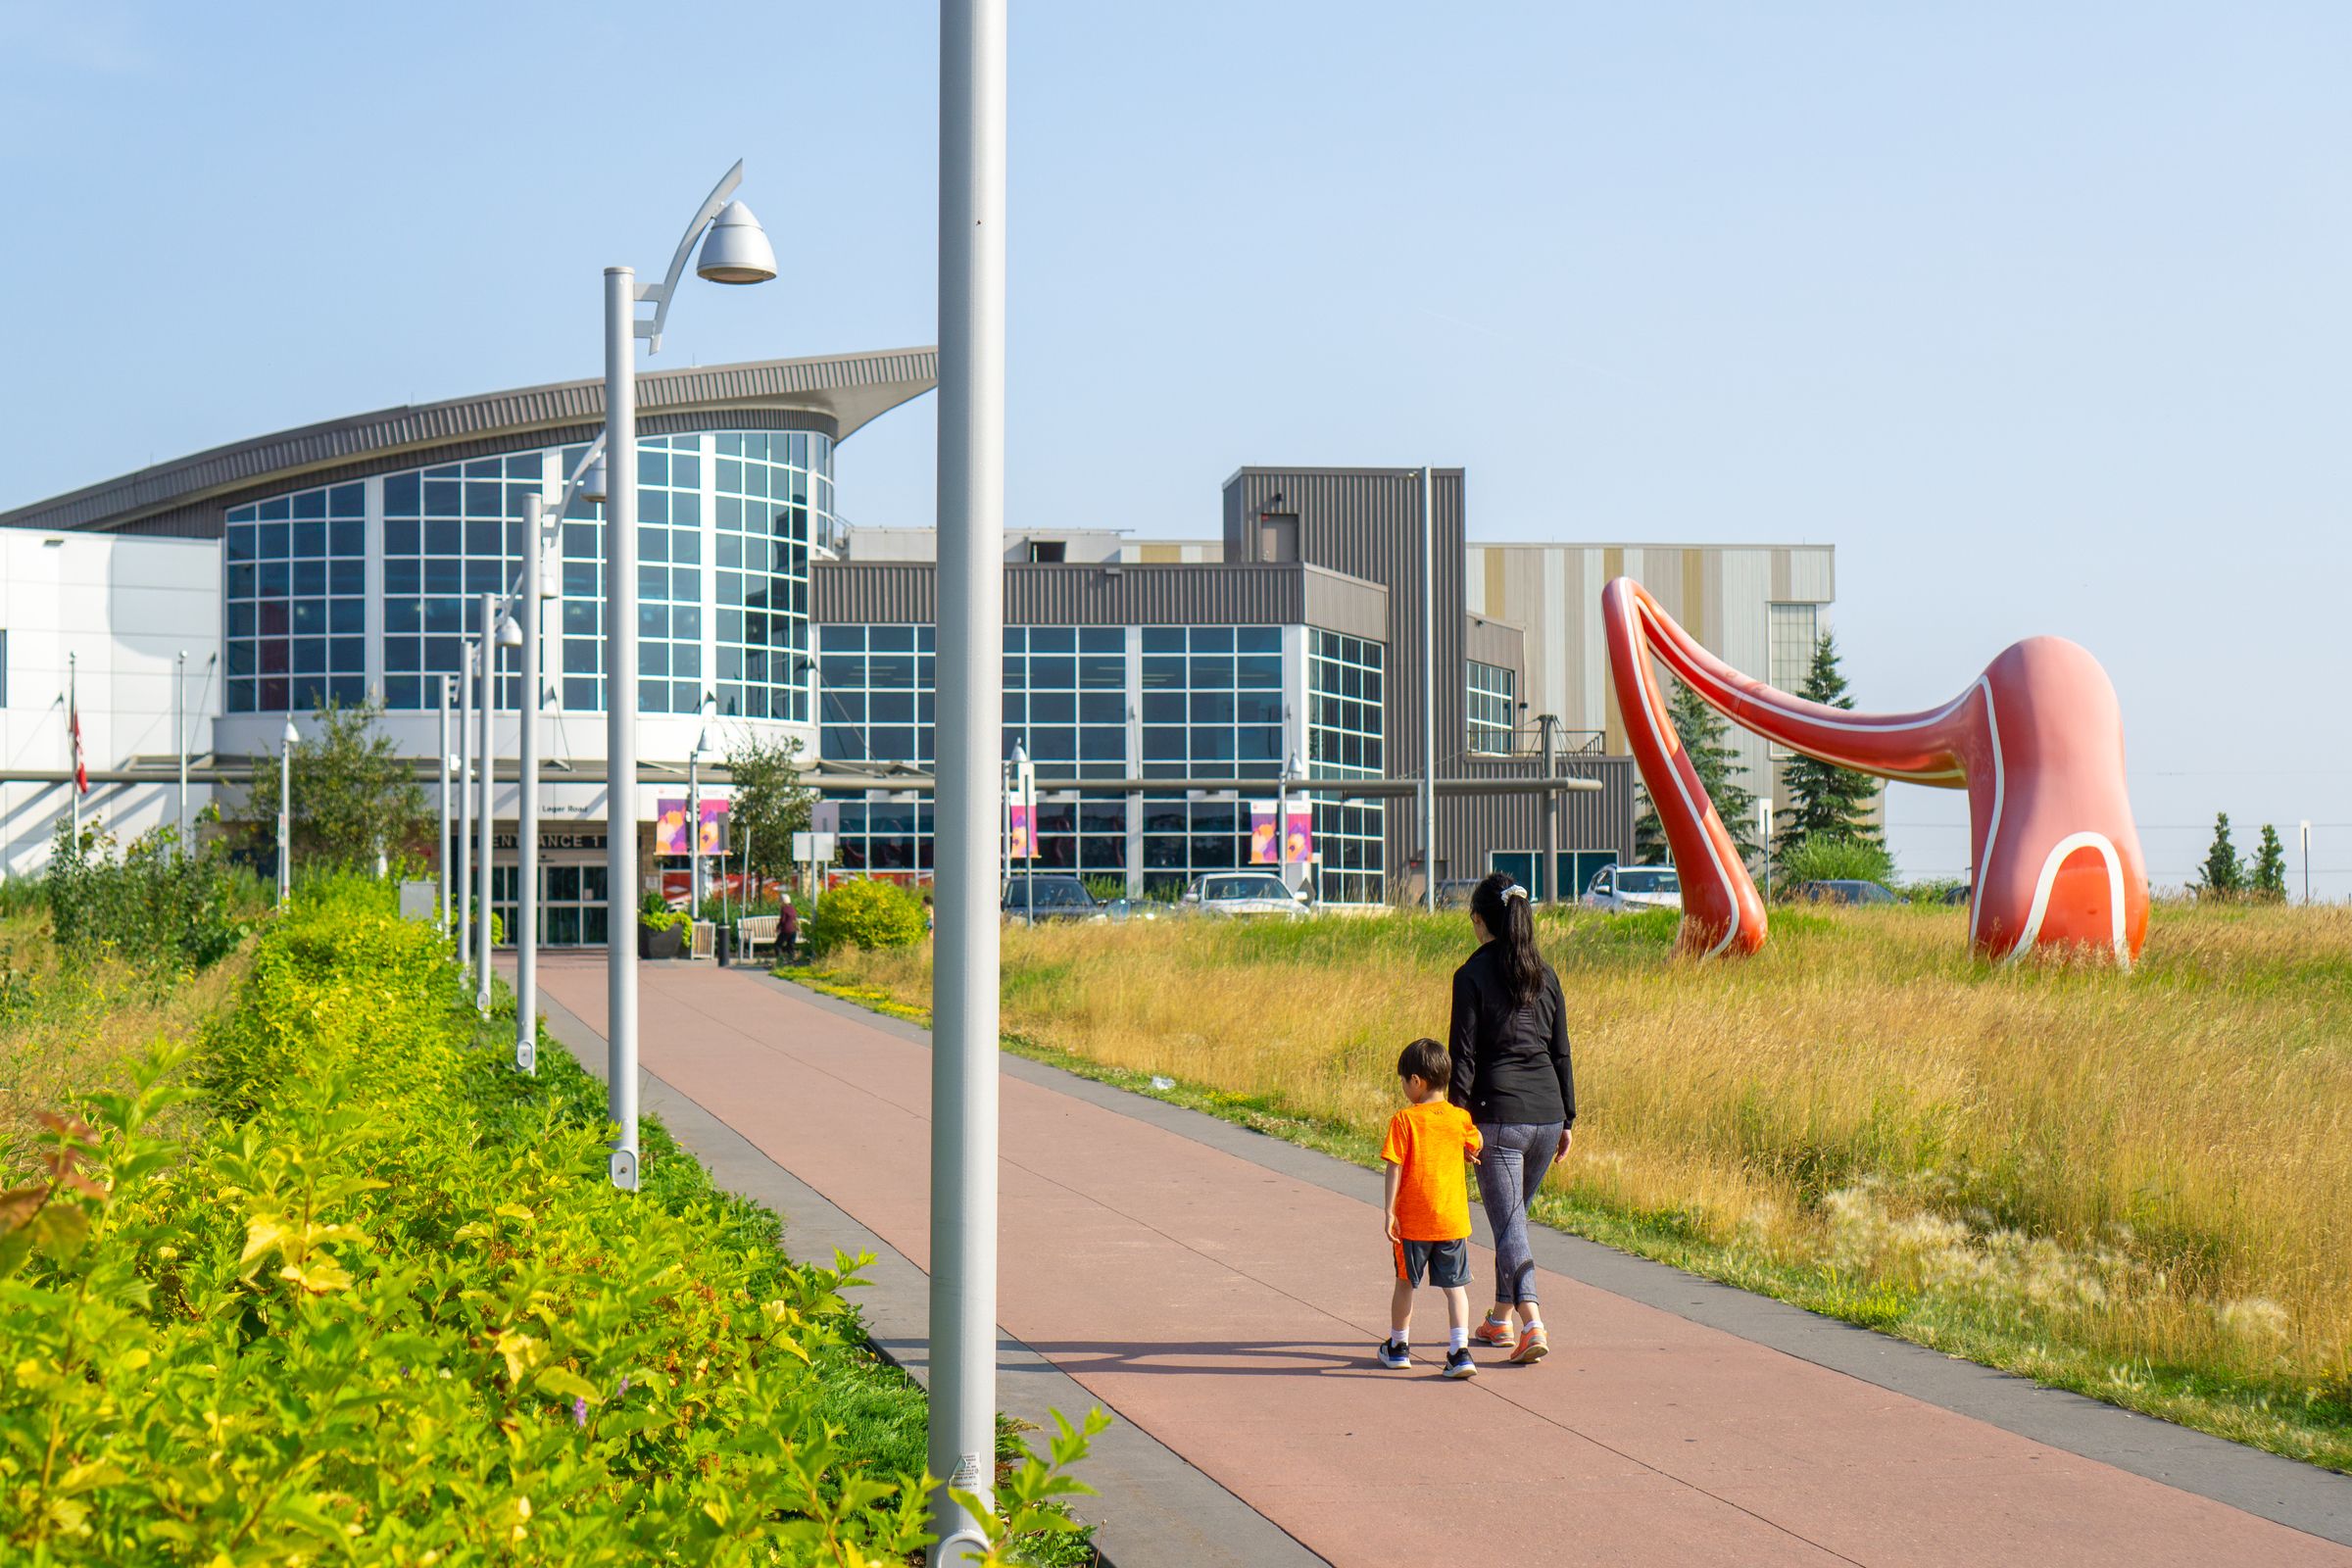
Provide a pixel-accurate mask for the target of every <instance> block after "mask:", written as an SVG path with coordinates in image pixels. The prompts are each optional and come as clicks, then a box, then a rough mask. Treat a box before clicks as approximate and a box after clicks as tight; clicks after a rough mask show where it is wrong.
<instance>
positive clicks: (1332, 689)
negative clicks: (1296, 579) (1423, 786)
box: [1306, 627, 1388, 904]
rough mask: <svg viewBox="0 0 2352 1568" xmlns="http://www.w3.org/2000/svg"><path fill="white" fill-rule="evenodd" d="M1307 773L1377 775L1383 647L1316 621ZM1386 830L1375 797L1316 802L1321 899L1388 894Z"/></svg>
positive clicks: (1310, 639) (1369, 900)
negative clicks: (1367, 800) (1321, 625)
mask: <svg viewBox="0 0 2352 1568" xmlns="http://www.w3.org/2000/svg"><path fill="white" fill-rule="evenodd" d="M1307 655H1308V658H1307V684H1306V702H1307V723H1306V746H1307V761H1306V771H1307V776H1308V777H1310V778H1378V777H1380V775H1381V767H1382V756H1381V736H1382V732H1383V723H1384V720H1383V717H1382V712H1383V710H1382V706H1381V705H1382V690H1381V686H1382V673H1381V672H1382V666H1383V664H1384V663H1385V662H1386V656H1387V649H1386V648H1385V647H1384V646H1383V645H1381V644H1379V643H1376V642H1371V641H1369V640H1367V639H1365V638H1361V637H1348V636H1345V635H1343V634H1341V633H1339V632H1334V631H1324V630H1322V629H1321V628H1319V627H1318V628H1316V629H1314V630H1311V631H1309V632H1308V633H1307ZM1386 831H1387V808H1386V807H1385V806H1383V805H1381V804H1380V803H1379V802H1377V801H1369V802H1366V801H1332V800H1319V801H1317V802H1316V803H1315V848H1316V851H1317V853H1318V854H1320V855H1321V856H1322V858H1323V864H1322V877H1321V880H1320V882H1319V884H1318V891H1319V895H1320V897H1321V898H1322V899H1324V900H1325V901H1326V902H1328V903H1332V904H1378V903H1380V902H1381V901H1382V900H1383V899H1385V898H1386V897H1387V896H1388V874H1387V850H1386V843H1385V837H1384V835H1385V834H1386Z"/></svg>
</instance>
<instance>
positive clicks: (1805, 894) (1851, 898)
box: [1789, 878, 1894, 904]
mask: <svg viewBox="0 0 2352 1568" xmlns="http://www.w3.org/2000/svg"><path fill="white" fill-rule="evenodd" d="M1789 898H1790V899H1792V900H1794V901H1795V902H1797V903H1799V904H1892V903H1893V902H1894V895H1893V893H1891V892H1889V891H1888V890H1887V889H1886V888H1884V887H1882V886H1880V885H1879V884H1878V883H1876V882H1859V881H1852V880H1848V879H1844V878H1840V879H1838V880H1837V881H1832V882H1799V883H1798V884H1797V885H1796V886H1794V887H1792V888H1790V889H1789Z"/></svg>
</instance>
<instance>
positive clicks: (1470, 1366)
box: [1446, 1348, 1478, 1378]
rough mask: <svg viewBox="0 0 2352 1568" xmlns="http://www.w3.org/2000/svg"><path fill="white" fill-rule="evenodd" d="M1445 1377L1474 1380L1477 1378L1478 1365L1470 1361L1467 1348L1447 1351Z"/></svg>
mask: <svg viewBox="0 0 2352 1568" xmlns="http://www.w3.org/2000/svg"><path fill="white" fill-rule="evenodd" d="M1446 1376H1447V1377H1449V1378H1474V1377H1476V1376H1478V1363H1477V1362H1476V1361H1473V1360H1471V1359H1470V1351H1469V1350H1468V1349H1467V1348H1463V1349H1459V1350H1447V1351H1446Z"/></svg>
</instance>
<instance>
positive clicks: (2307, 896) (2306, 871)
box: [2302, 817, 2311, 904]
mask: <svg viewBox="0 0 2352 1568" xmlns="http://www.w3.org/2000/svg"><path fill="white" fill-rule="evenodd" d="M2302 830H2303V902H2304V903H2305V904H2309V903H2310V902H2311V819H2310V818H2308V817H2306V818H2304V820H2303V823H2302Z"/></svg>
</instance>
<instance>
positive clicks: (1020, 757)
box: [931, 736, 1037, 926]
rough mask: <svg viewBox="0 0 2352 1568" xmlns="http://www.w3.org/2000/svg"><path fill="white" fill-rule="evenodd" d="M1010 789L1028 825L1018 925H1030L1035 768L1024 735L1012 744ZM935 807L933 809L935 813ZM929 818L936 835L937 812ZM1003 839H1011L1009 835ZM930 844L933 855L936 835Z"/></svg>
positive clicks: (1034, 912)
mask: <svg viewBox="0 0 2352 1568" xmlns="http://www.w3.org/2000/svg"><path fill="white" fill-rule="evenodd" d="M1012 789H1013V797H1014V799H1016V800H1018V801H1019V802H1020V803H1021V813H1022V819H1023V820H1024V821H1025V822H1026V823H1027V824H1028V827H1027V836H1026V837H1025V838H1024V839H1023V840H1022V841H1021V924H1023V925H1030V926H1033V925H1035V924H1037V770H1036V769H1035V768H1033V767H1031V766H1030V765H1029V746H1028V737H1027V736H1023V737H1022V738H1021V739H1019V740H1017V741H1014V742H1013V743H1012ZM934 811H935V812H936V808H934ZM932 821H933V829H932V831H933V833H934V834H935V835H936V833H937V831H938V827H937V823H938V817H937V815H936V814H934V816H933V818H932ZM1006 842H1008V843H1009V842H1010V835H1009V834H1008V835H1007V837H1006ZM933 844H934V849H933V851H932V854H933V855H934V857H936V856H937V854H938V850H937V848H936V845H937V839H936V837H935V838H934V840H933ZM931 879H932V880H933V881H934V882H936V881H938V880H939V873H938V871H937V870H936V869H935V870H934V871H933V872H932V873H931Z"/></svg>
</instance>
